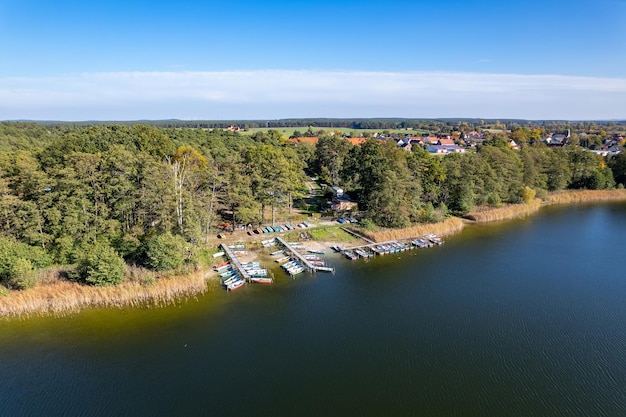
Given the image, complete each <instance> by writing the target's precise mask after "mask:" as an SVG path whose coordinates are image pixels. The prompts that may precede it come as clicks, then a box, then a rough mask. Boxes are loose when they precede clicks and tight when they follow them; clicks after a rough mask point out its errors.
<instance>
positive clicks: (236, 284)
mask: <svg viewBox="0 0 626 417" xmlns="http://www.w3.org/2000/svg"><path fill="white" fill-rule="evenodd" d="M245 283H246V281H244V280H243V279H240V280H238V281H235V282H233V283H232V284H230V285H228V286H227V287H226V290H228V291H234V290H236V289H238V288H241V287H243V286H244V284H245Z"/></svg>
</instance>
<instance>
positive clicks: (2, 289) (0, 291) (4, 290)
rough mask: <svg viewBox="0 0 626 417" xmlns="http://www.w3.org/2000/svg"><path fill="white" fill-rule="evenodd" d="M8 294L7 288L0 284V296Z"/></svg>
mask: <svg viewBox="0 0 626 417" xmlns="http://www.w3.org/2000/svg"><path fill="white" fill-rule="evenodd" d="M7 295H9V289H8V288H7V287H5V286H3V285H0V297H5V296H7Z"/></svg>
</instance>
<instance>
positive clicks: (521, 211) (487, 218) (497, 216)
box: [465, 198, 541, 223]
mask: <svg viewBox="0 0 626 417" xmlns="http://www.w3.org/2000/svg"><path fill="white" fill-rule="evenodd" d="M540 208H541V200H540V199H538V198H536V199H534V200H533V201H531V202H530V203H526V204H510V205H507V206H504V207H499V208H486V209H482V210H477V211H475V212H472V213H468V214H467V215H465V218H466V219H469V220H474V221H476V222H479V223H487V222H494V221H499V220H507V219H517V218H520V217H526V216H529V215H531V214H534V213H536V212H537V211H539V209H540Z"/></svg>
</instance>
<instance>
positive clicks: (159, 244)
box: [145, 233, 186, 271]
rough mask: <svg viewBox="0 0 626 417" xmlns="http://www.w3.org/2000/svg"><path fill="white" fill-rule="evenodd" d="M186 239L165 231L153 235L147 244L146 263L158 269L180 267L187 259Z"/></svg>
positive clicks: (165, 269) (166, 269)
mask: <svg viewBox="0 0 626 417" xmlns="http://www.w3.org/2000/svg"><path fill="white" fill-rule="evenodd" d="M185 245H186V242H185V240H184V239H183V238H182V237H180V236H174V235H172V234H171V233H165V234H161V235H156V236H153V237H151V238H150V239H149V240H148V241H147V242H146V244H145V254H146V265H147V266H148V267H149V268H151V269H154V270H156V271H168V270H172V269H178V268H180V267H181V266H182V265H183V262H184V261H185Z"/></svg>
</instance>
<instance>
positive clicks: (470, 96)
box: [0, 0, 626, 120]
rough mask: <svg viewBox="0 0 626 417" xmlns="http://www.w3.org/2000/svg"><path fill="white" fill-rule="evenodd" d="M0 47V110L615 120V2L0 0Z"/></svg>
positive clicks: (9, 114)
mask: <svg viewBox="0 0 626 417" xmlns="http://www.w3.org/2000/svg"><path fill="white" fill-rule="evenodd" d="M92 3H96V4H92ZM0 56H2V57H3V58H2V59H1V60H0V120H5V119H48V120H51V119H55V120H92V119H98V120H110V119H116V120H132V119H163V118H182V119H229V118H230V119H256V118H283V117H394V116H397V117H482V118H509V117H515V118H530V119H542V118H558V119H587V118H590V119H605V118H606V119H615V118H626V105H624V104H623V103H626V0H595V1H587V0H573V1H561V0H545V1H536V0H527V1H523V2H522V1H491V0H482V1H481V0H469V1H459V0H456V1H453V0H442V1H419V0H416V1H393V0H390V1H386V2H383V1H373V0H370V1H367V0H366V1H352V0H350V1H341V0H338V1H326V0H322V1H292V2H287V1H274V0H267V1H264V2H257V1H254V2H253V1H234V2H223V1H220V2H212V1H207V2H196V1H194V2H192V1H187V0H182V1H177V2H165V1H131V0H128V1H115V0H109V1H106V2H86V1H64V0H59V1H54V2H53V1H35V0H0Z"/></svg>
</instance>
